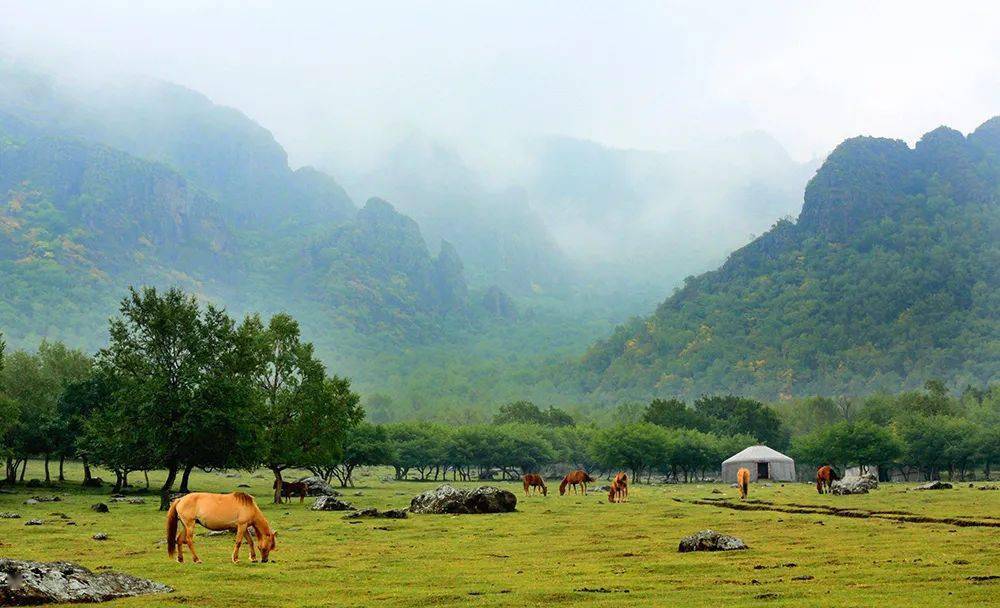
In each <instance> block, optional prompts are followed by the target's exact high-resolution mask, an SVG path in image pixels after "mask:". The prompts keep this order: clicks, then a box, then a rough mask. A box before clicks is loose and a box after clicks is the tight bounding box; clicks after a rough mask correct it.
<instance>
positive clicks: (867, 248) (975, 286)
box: [581, 118, 1000, 398]
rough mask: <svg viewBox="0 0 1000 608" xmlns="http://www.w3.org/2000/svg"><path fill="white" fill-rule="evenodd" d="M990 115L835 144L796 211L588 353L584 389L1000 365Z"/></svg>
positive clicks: (910, 375) (901, 376)
mask: <svg viewBox="0 0 1000 608" xmlns="http://www.w3.org/2000/svg"><path fill="white" fill-rule="evenodd" d="M998 244H1000V118H994V119H992V120H990V121H988V122H986V123H985V124H983V125H982V126H980V127H979V128H978V129H976V131H975V132H974V133H972V134H971V135H969V136H968V137H965V136H963V135H962V134H961V133H958V132H957V131H954V130H952V129H947V128H944V127H942V128H939V129H936V130H934V131H932V132H930V133H927V134H926V135H925V136H924V137H923V138H922V139H921V140H920V142H919V143H918V144H917V145H916V147H915V148H912V149H911V148H909V147H908V146H907V145H906V144H905V143H904V142H902V141H898V140H890V139H881V138H872V137H858V138H854V139H850V140H847V141H845V142H844V143H842V144H841V145H840V146H838V147H837V148H836V150H834V151H833V153H832V154H830V156H829V158H828V159H827V160H826V162H825V163H824V164H823V166H822V167H821V168H820V170H819V171H818V173H817V174H816V176H815V177H814V178H813V179H812V181H810V183H809V185H808V187H807V188H806V191H805V200H804V205H803V208H802V212H801V214H800V215H799V218H798V221H797V222H791V221H780V222H778V223H777V224H775V225H774V227H773V228H772V229H771V230H770V231H768V232H767V233H766V234H764V235H763V236H761V237H760V238H758V239H756V240H755V241H753V242H752V243H750V244H749V245H747V246H746V247H744V248H742V249H740V250H738V251H737V252H735V253H734V254H732V255H731V256H730V257H729V259H728V260H727V261H726V262H725V264H724V265H723V266H722V267H721V268H719V269H718V270H716V271H713V272H709V273H706V274H703V275H701V276H698V277H693V278H689V279H688V280H687V281H686V282H685V285H684V287H683V288H681V289H679V290H678V291H677V292H676V293H675V294H674V295H672V296H671V297H670V298H668V299H667V300H666V301H664V302H663V303H662V304H661V305H660V306H659V307H658V308H657V310H656V312H655V313H654V314H653V315H651V316H650V317H648V318H644V319H635V320H633V321H631V322H629V323H628V324H626V325H623V326H621V327H619V328H618V329H617V330H616V331H615V332H614V334H613V335H612V336H611V337H609V338H608V339H606V340H604V341H602V342H600V343H598V344H596V345H594V346H593V347H592V348H591V349H590V350H589V351H588V352H587V354H586V356H585V357H584V359H583V364H582V368H583V370H582V372H581V375H582V377H583V385H584V386H583V388H584V390H586V391H591V392H595V393H597V394H602V393H615V394H633V395H649V394H657V395H671V394H676V395H683V396H697V395H699V394H702V393H705V392H710V391H718V390H725V391H732V392H739V393H745V394H750V395H756V396H760V397H765V398H774V397H779V396H797V395H803V394H820V393H826V394H831V393H832V394H863V393H868V392H872V391H876V390H899V389H900V388H901V387H903V388H910V387H916V386H919V385H921V384H922V383H923V382H924V381H925V380H927V379H928V378H930V377H936V378H943V379H947V380H948V381H949V382H950V383H952V384H953V385H956V386H964V385H965V384H967V383H972V384H974V385H981V384H983V383H986V382H990V381H994V382H995V381H996V380H997V378H998V375H1000V245H998Z"/></svg>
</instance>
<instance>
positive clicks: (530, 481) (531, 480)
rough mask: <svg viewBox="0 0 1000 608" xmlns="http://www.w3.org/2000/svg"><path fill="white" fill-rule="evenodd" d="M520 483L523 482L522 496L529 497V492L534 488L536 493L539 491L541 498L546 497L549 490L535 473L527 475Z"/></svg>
mask: <svg viewBox="0 0 1000 608" xmlns="http://www.w3.org/2000/svg"><path fill="white" fill-rule="evenodd" d="M522 481H523V482H524V495H525V496H529V495H530V491H531V489H532V488H534V489H535V491H536V492H537V491H538V490H541V492H542V496H548V495H549V489H548V488H546V487H545V480H544V479H542V476H541V475H539V474H537V473H527V474H525V476H524V477H523V478H522Z"/></svg>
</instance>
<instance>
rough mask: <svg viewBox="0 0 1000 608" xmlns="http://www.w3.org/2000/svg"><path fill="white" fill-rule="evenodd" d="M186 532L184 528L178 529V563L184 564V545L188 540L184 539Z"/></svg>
mask: <svg viewBox="0 0 1000 608" xmlns="http://www.w3.org/2000/svg"><path fill="white" fill-rule="evenodd" d="M184 534H185V533H184V530H178V531H177V563H178V564H183V563H184V545H185V544H187V541H186V540H184Z"/></svg>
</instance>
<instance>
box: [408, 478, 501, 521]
mask: <svg viewBox="0 0 1000 608" xmlns="http://www.w3.org/2000/svg"><path fill="white" fill-rule="evenodd" d="M516 508H517V496H514V494H513V493H512V492H508V491H507V490H501V489H500V488H496V487H493V486H481V487H478V488H475V489H474V490H459V489H457V488H454V487H452V486H450V485H447V484H445V485H443V486H439V487H438V488H436V489H434V490H427V491H426V492H424V493H422V494H418V495H417V496H414V497H413V500H411V501H410V511H411V512H412V513H453V514H457V513H508V512H510V511H513V510H515V509H516Z"/></svg>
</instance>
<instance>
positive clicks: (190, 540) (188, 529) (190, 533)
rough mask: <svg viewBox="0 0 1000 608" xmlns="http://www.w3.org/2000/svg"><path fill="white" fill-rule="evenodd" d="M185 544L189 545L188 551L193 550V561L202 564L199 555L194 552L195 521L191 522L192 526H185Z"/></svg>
mask: <svg viewBox="0 0 1000 608" xmlns="http://www.w3.org/2000/svg"><path fill="white" fill-rule="evenodd" d="M184 542H186V543H187V546H188V549H190V550H191V559H193V560H194V563H196V564H200V563H201V558H200V557H198V554H197V553H195V552H194V521H193V520H192V521H191V523H190V525H188V524H187V523H185V524H184Z"/></svg>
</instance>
